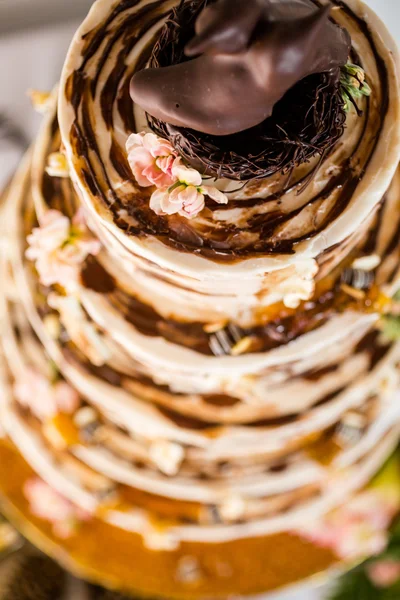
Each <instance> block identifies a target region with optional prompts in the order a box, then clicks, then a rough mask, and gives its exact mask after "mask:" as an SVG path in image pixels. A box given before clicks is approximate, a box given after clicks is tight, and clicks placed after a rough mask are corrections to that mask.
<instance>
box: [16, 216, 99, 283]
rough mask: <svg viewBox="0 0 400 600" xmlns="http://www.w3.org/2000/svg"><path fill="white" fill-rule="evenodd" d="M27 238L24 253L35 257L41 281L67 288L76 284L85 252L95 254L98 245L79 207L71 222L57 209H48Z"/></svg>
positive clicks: (32, 258) (29, 256)
mask: <svg viewBox="0 0 400 600" xmlns="http://www.w3.org/2000/svg"><path fill="white" fill-rule="evenodd" d="M27 240H28V244H29V248H28V249H27V251H26V256H27V258H28V259H29V260H33V261H35V266H36V269H37V271H38V273H39V277H40V281H41V282H42V283H43V285H46V286H50V285H54V284H59V285H62V286H63V287H64V288H65V289H66V290H68V291H72V290H74V289H76V287H77V286H78V283H79V275H80V271H81V266H82V264H83V262H84V261H85V260H86V258H87V257H88V256H89V254H92V255H96V254H98V253H99V252H100V248H101V246H100V242H98V241H97V240H95V239H94V238H93V237H92V236H91V235H90V234H89V232H88V230H87V228H86V225H85V223H84V219H83V213H82V211H81V210H79V211H78V212H77V214H76V215H75V217H74V219H73V220H72V224H71V223H70V220H69V219H68V218H67V217H65V216H64V215H63V214H62V213H60V212H59V211H57V210H50V211H48V212H47V213H46V214H45V215H44V217H43V219H42V221H41V224H40V227H37V228H35V229H34V230H33V231H32V233H31V235H29V236H28V238H27Z"/></svg>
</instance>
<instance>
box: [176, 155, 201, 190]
mask: <svg viewBox="0 0 400 600" xmlns="http://www.w3.org/2000/svg"><path fill="white" fill-rule="evenodd" d="M172 174H173V176H174V177H176V179H178V181H181V182H182V183H186V185H193V186H196V187H197V186H199V185H201V182H202V177H201V175H200V173H199V172H198V171H196V170H195V169H190V168H188V167H186V166H185V165H184V164H183V162H182V159H181V158H176V159H175V161H174V164H173V166H172Z"/></svg>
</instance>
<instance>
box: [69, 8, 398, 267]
mask: <svg viewBox="0 0 400 600" xmlns="http://www.w3.org/2000/svg"><path fill="white" fill-rule="evenodd" d="M335 4H336V5H339V4H338V3H337V2H335ZM148 6H149V5H146V7H142V6H141V5H140V2H139V1H138V0H136V1H134V0H130V1H129V2H124V3H123V4H121V5H119V7H118V8H119V11H118V14H117V15H114V16H113V15H111V16H110V17H109V18H108V19H107V22H104V23H102V24H101V25H99V26H98V27H97V28H96V29H95V30H93V31H92V32H91V33H90V36H88V39H87V45H86V50H85V52H84V56H83V60H82V64H81V66H80V68H79V69H78V70H77V71H75V72H74V73H73V74H72V75H71V77H70V80H69V82H68V86H67V89H66V93H67V97H68V99H69V100H70V102H71V104H72V106H73V108H74V111H75V114H76V119H75V123H74V125H73V127H72V129H71V132H70V134H71V143H72V145H73V147H74V148H75V155H76V156H77V157H78V156H79V163H77V165H76V168H77V170H78V174H79V172H80V173H81V177H82V179H83V180H84V181H85V182H86V185H87V186H88V188H89V189H90V193H91V195H92V196H93V197H94V198H97V201H98V202H100V204H102V205H105V206H106V207H108V209H109V210H110V211H111V213H112V214H113V218H114V221H115V223H117V225H118V227H120V228H121V229H123V230H124V231H125V232H126V234H127V235H129V236H146V235H150V236H156V237H158V238H159V239H160V240H161V241H163V242H164V243H166V244H167V245H170V246H172V247H174V248H175V249H177V250H179V251H188V252H196V253H198V254H201V255H203V256H206V257H208V258H211V259H213V260H218V261H232V260H237V259H239V258H241V257H244V256H246V257H249V256H257V255H260V254H263V255H266V254H270V255H274V254H291V253H293V252H294V251H295V247H296V244H297V243H299V241H301V240H306V239H309V238H311V237H312V236H314V235H316V234H318V233H319V232H321V231H322V230H323V229H324V228H326V227H327V226H328V225H329V224H330V223H332V221H333V220H334V219H336V218H337V217H338V216H340V214H341V213H342V212H343V211H344V210H345V209H346V207H347V206H348V204H349V203H350V202H351V200H352V198H353V194H354V191H355V189H356V188H357V184H358V183H359V181H360V180H361V179H362V176H363V173H364V172H365V169H366V167H367V166H368V164H369V161H370V160H371V157H372V156H373V154H374V149H375V147H376V145H377V143H378V140H379V135H378V132H379V130H380V128H381V127H382V123H383V121H384V118H385V115H386V111H387V107H388V80H387V72H386V67H385V65H384V63H383V61H382V59H381V58H380V56H379V54H378V52H377V50H376V48H375V45H374V41H373V38H372V36H371V34H370V32H369V30H368V27H367V25H366V24H365V23H364V22H363V21H362V20H361V19H359V18H358V17H357V16H356V15H355V14H354V13H352V11H351V10H350V9H348V8H347V7H346V6H342V7H341V8H342V10H343V12H344V13H345V14H346V15H347V17H348V18H349V19H350V20H351V21H352V22H353V23H355V26H356V27H357V28H358V29H360V30H361V32H362V34H363V35H364V36H365V38H366V39H367V41H368V42H369V45H370V48H371V52H372V53H373V55H374V56H375V62H376V65H377V68H378V74H379V78H380V81H379V82H377V84H376V89H377V90H378V91H379V94H382V97H379V94H378V92H377V96H376V97H377V102H378V103H379V109H380V111H379V113H378V114H377V113H376V111H375V109H374V112H373V120H371V114H370V105H369V101H368V99H367V100H366V101H365V106H366V110H365V111H364V115H363V117H362V119H363V127H362V131H360V136H359V140H358V142H357V143H356V144H355V146H354V148H353V149H352V156H351V157H349V159H348V162H347V163H346V164H345V165H343V166H342V168H341V171H340V173H339V174H337V173H335V174H333V175H332V176H331V178H330V180H329V181H328V182H327V185H326V187H325V189H324V190H322V191H318V193H316V194H313V195H311V197H310V194H307V195H305V201H304V202H303V203H301V202H296V207H295V208H294V209H293V210H292V211H280V209H279V208H278V207H277V210H276V211H274V216H273V217H271V215H270V211H269V214H265V222H264V223H263V217H262V216H261V215H259V216H257V218H255V219H254V220H252V221H250V222H249V223H243V221H242V223H241V225H240V226H238V225H233V224H228V223H226V222H220V223H219V222H217V221H215V220H214V216H213V212H212V211H213V208H214V207H213V206H211V205H210V206H207V211H204V219H203V222H202V226H201V227H199V226H197V223H196V220H195V221H194V222H193V223H192V222H188V221H185V222H183V219H182V218H180V217H177V216H173V217H169V218H165V217H157V216H156V215H155V214H154V213H153V212H152V211H151V210H150V209H149V206H148V202H149V198H148V195H147V193H146V191H145V190H140V192H139V191H135V192H133V191H132V193H129V194H127V193H126V190H125V191H123V190H120V189H118V190H116V189H114V188H113V185H112V184H111V182H110V181H109V180H108V176H107V167H106V166H105V162H106V161H107V160H108V159H109V160H110V162H111V164H112V165H114V167H115V169H116V170H117V172H118V173H120V176H121V177H123V179H125V176H126V174H127V173H128V171H127V169H129V167H128V164H127V162H124V159H123V155H124V149H123V148H121V146H120V145H119V143H118V141H117V139H116V137H115V136H114V118H115V116H114V115H115V114H116V113H117V112H119V116H120V118H121V120H122V122H123V123H124V124H125V126H129V127H130V128H131V129H130V130H132V129H133V130H134V129H135V128H136V126H135V123H134V121H133V119H132V115H131V113H129V115H127V112H126V108H127V104H128V100H129V81H130V78H131V76H132V73H133V71H134V70H135V69H141V68H142V67H143V64H144V63H145V61H146V60H147V58H148V56H149V51H150V48H151V46H152V44H153V45H154V43H155V42H156V40H157V37H158V35H159V34H158V32H157V33H156V34H155V36H154V38H153V40H150V41H149V43H148V44H147V45H146V46H145V47H144V48H143V51H142V54H140V55H139V56H138V57H137V59H136V61H135V63H134V64H132V65H131V66H130V67H129V68H127V69H126V71H124V73H123V75H122V80H121V81H120V82H117V80H116V78H115V76H113V75H110V74H108V75H107V80H108V81H109V82H110V84H109V85H103V86H102V88H101V89H100V88H99V82H100V80H101V73H102V72H103V68H104V67H103V66H102V65H103V64H104V61H101V60H100V57H101V56H103V55H104V52H103V49H102V48H101V41H102V40H104V38H107V36H108V35H110V34H108V31H110V30H112V25H113V22H114V21H113V19H116V18H117V17H118V25H116V27H117V29H116V30H115V32H114V33H113V34H112V40H113V45H114V46H113V48H114V47H115V46H116V45H117V46H118V56H120V57H121V58H122V57H123V56H127V55H128V54H129V53H130V52H131V51H132V49H133V48H134V46H135V44H136V41H137V40H138V39H141V38H142V36H143V35H144V34H145V33H146V32H148V31H149V27H150V26H151V25H153V24H154V23H155V22H156V21H157V19H161V18H162V16H163V10H162V9H163V3H162V2H160V1H158V2H154V3H152V4H151V6H152V7H153V11H154V15H153V13H152V12H149V10H148ZM144 8H146V10H144ZM125 11H126V16H124V13H125ZM133 14H134V16H135V19H131V17H132V15H133ZM126 23H129V29H128V27H127V26H126ZM132 23H134V25H132ZM132 27H133V29H132ZM107 47H108V49H109V50H110V48H109V46H107ZM118 60H120V59H117V62H118ZM352 60H353V61H354V57H352ZM115 69H119V66H118V64H117V65H116V66H115ZM115 72H116V71H115ZM118 72H120V71H119V70H118ZM312 77H317V78H318V77H320V76H312ZM94 80H96V82H97V83H96V86H97V87H96V89H97V96H98V97H99V98H100V99H101V104H102V105H104V106H106V105H107V104H108V105H111V104H114V110H113V111H112V112H111V111H109V112H107V119H112V123H111V122H109V121H108V122H107V127H108V128H109V132H110V138H111V140H110V142H111V143H110V146H109V147H110V154H109V156H108V157H107V156H103V155H102V152H103V151H101V150H100V149H99V148H98V147H97V146H96V135H95V125H94V122H93V114H92V112H93V111H92V108H91V106H92V102H93V97H92V88H93V85H94V84H93V81H94ZM111 84H112V85H111ZM117 85H118V89H119V92H118V93H116V87H117ZM300 85H301V84H300ZM191 147H192V148H193V145H191ZM362 153H364V156H362ZM231 158H232V157H231ZM231 158H230V159H229V160H231ZM253 158H256V157H253ZM121 161H122V164H121ZM355 165H357V169H356V170H354V166H355ZM306 182H307V173H306V175H305V176H303V177H302V179H299V178H297V179H295V180H294V181H290V183H289V184H288V182H287V181H283V182H282V187H281V188H280V189H278V190H277V191H276V192H274V194H273V196H271V197H270V198H267V199H261V198H260V197H257V198H254V199H253V198H251V197H249V196H248V195H247V196H248V197H247V198H246V199H244V200H243V201H242V200H240V201H239V200H237V201H236V200H231V199H230V202H229V204H228V208H233V207H238V208H245V207H248V208H250V207H256V206H260V209H261V208H262V206H263V205H264V204H265V203H267V202H269V201H272V202H275V203H277V202H278V201H279V200H280V199H282V200H284V199H285V196H286V194H287V193H294V192H295V191H296V189H297V191H299V192H301V190H302V186H303V185H304V184H305V183H306ZM132 189H134V188H133V187H132ZM255 191H257V189H256V188H255ZM329 194H331V195H332V196H331V197H329ZM326 198H328V199H329V200H331V198H334V201H333V203H332V204H331V206H330V208H329V209H328V210H327V211H326V212H325V218H324V219H323V221H322V222H319V223H317V224H312V227H307V228H306V229H305V231H302V232H301V234H300V235H289V236H288V237H287V238H285V237H284V236H282V235H279V236H278V237H277V236H276V235H275V234H276V231H277V228H278V229H281V228H282V226H283V225H284V224H285V223H290V221H291V219H292V218H294V217H296V216H297V215H299V216H300V214H301V213H302V211H304V212H306V211H307V209H308V208H309V207H311V206H312V205H313V204H314V205H315V206H317V205H318V204H321V203H323V202H324V200H325V199H326ZM300 205H301V209H300ZM122 208H123V209H124V210H126V211H127V213H128V217H129V221H126V220H124V218H122V217H121V215H120V210H121V209H122ZM219 210H220V211H221V212H222V213H223V212H224V210H226V209H225V208H224V207H219ZM260 212H261V210H260ZM263 212H265V211H263ZM255 214H256V213H255ZM249 234H251V235H249Z"/></svg>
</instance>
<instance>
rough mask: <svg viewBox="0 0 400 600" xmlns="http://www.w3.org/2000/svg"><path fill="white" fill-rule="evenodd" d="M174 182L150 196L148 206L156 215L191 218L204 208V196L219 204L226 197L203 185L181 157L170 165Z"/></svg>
mask: <svg viewBox="0 0 400 600" xmlns="http://www.w3.org/2000/svg"><path fill="white" fill-rule="evenodd" d="M172 175H173V177H174V179H175V184H174V185H173V186H171V187H169V188H167V187H165V188H162V189H159V190H156V191H155V192H154V193H153V194H152V196H151V198H150V208H151V209H152V210H153V211H154V212H155V213H156V214H157V215H173V214H176V213H178V214H180V215H181V216H182V217H186V218H187V219H192V218H193V217H196V216H197V215H198V214H199V213H200V212H201V211H202V210H203V208H204V205H205V203H204V196H209V197H210V198H212V199H213V200H214V201H215V202H218V203H219V204H226V203H227V202H228V198H227V197H226V195H225V194H223V193H222V192H220V191H219V190H218V189H217V188H215V187H211V186H206V185H203V180H202V177H201V175H200V173H199V172H198V171H196V170H195V169H191V168H189V167H186V166H185V165H184V164H183V162H182V159H181V158H176V159H175V161H174V163H173V165H172Z"/></svg>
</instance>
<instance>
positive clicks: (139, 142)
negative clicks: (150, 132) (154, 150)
mask: <svg viewBox="0 0 400 600" xmlns="http://www.w3.org/2000/svg"><path fill="white" fill-rule="evenodd" d="M144 136H145V134H144V133H132V135H130V136H129V137H128V140H127V142H126V151H127V152H128V154H129V153H130V151H131V150H133V149H134V148H136V147H137V146H143V138H144Z"/></svg>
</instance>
